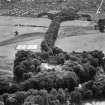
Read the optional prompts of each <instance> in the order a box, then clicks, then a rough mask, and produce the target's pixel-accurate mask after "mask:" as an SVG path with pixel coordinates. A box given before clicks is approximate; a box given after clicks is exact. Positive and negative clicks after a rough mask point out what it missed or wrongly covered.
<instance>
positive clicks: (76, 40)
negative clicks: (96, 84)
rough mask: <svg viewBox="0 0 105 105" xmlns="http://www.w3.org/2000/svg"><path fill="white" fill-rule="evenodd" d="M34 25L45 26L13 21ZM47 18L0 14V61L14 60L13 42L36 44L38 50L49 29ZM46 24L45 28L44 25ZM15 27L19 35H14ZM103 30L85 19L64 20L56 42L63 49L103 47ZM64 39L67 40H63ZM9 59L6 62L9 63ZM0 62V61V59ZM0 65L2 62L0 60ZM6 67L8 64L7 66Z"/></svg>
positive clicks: (104, 47)
mask: <svg viewBox="0 0 105 105" xmlns="http://www.w3.org/2000/svg"><path fill="white" fill-rule="evenodd" d="M19 24H22V25H37V26H44V27H19V26H16V25H19ZM49 24H50V20H49V19H46V18H23V17H9V16H6V17H5V16H1V17H0V57H1V58H0V61H1V62H3V63H5V62H7V63H5V64H6V66H7V65H9V66H11V64H12V63H13V59H14V57H15V53H16V51H17V50H16V46H17V45H19V44H20V45H21V44H37V45H38V49H37V50H36V51H40V43H41V41H42V40H43V37H44V33H45V32H46V30H47V29H48V28H47V27H48V26H49ZM45 27H46V28H45ZM15 31H18V32H19V34H20V35H19V36H14V32H15ZM104 39H105V36H104V33H100V32H98V31H96V30H94V27H93V26H92V24H91V23H89V22H86V21H78V20H75V21H66V22H63V23H62V24H61V28H60V31H59V35H58V40H57V42H56V46H59V47H61V48H63V49H64V50H66V51H74V50H75V51H79V50H80V51H82V50H93V49H99V50H103V51H104V50H105V46H104V43H105V42H104ZM64 42H66V43H64ZM8 62H9V63H8ZM0 65H1V63H0ZM2 65H3V64H2ZM7 68H8V67H7Z"/></svg>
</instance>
